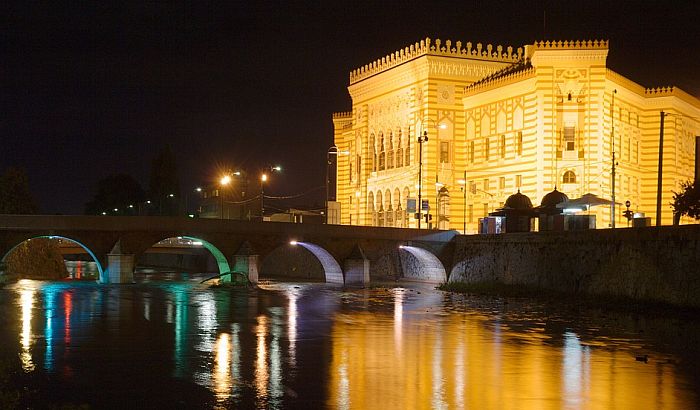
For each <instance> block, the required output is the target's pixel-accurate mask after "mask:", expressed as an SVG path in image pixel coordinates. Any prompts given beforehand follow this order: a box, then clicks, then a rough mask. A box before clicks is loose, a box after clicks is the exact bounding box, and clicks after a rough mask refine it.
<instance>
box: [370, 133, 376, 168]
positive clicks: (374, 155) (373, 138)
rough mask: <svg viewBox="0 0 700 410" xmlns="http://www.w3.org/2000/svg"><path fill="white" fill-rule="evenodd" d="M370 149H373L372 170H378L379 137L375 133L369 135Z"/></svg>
mask: <svg viewBox="0 0 700 410" xmlns="http://www.w3.org/2000/svg"><path fill="white" fill-rule="evenodd" d="M369 149H370V150H371V151H372V171H373V172H377V139H376V138H375V137H374V133H372V134H371V135H370V136H369Z"/></svg>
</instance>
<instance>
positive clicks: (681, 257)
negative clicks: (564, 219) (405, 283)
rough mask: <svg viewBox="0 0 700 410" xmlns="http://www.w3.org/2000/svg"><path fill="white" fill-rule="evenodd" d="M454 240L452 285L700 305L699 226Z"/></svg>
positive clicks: (601, 230)
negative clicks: (486, 285) (522, 288)
mask: <svg viewBox="0 0 700 410" xmlns="http://www.w3.org/2000/svg"><path fill="white" fill-rule="evenodd" d="M454 241H455V250H454V260H453V263H452V269H451V272H450V274H449V282H450V283H459V282H462V283H466V284H480V283H500V284H505V285H523V286H528V287H532V288H536V289H543V290H551V291H556V292H565V293H572V294H585V295H591V296H614V297H622V298H630V299H633V300H640V301H653V302H662V303H670V304H674V305H680V306H692V307H700V225H684V226H663V227H647V228H622V229H600V230H590V231H578V232H528V233H510V234H501V235H467V236H458V237H456V238H455V239H454Z"/></svg>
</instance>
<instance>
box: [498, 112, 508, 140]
mask: <svg viewBox="0 0 700 410" xmlns="http://www.w3.org/2000/svg"><path fill="white" fill-rule="evenodd" d="M504 132H506V112H505V111H499V112H498V114H497V115H496V133H497V134H503V133H504Z"/></svg>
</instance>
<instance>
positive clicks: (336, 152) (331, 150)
mask: <svg viewBox="0 0 700 410" xmlns="http://www.w3.org/2000/svg"><path fill="white" fill-rule="evenodd" d="M331 155H335V156H336V164H337V163H338V155H350V151H341V150H340V149H339V148H338V147H337V146H336V145H333V146H331V147H330V148H328V152H327V154H326V206H325V208H326V209H325V211H326V212H325V213H326V215H325V218H324V219H325V223H326V224H328V203H329V202H330V197H329V185H330V172H329V171H328V169H329V168H330V166H331V165H332V164H333V163H332V162H331ZM336 170H337V166H336ZM337 178H338V177H337V175H336V181H337Z"/></svg>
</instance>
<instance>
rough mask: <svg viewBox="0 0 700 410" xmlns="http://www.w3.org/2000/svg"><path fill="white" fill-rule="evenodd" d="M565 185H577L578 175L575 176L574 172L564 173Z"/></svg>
mask: <svg viewBox="0 0 700 410" xmlns="http://www.w3.org/2000/svg"><path fill="white" fill-rule="evenodd" d="M562 182H564V183H565V184H575V183H576V174H574V171H566V172H564V178H563V181H562Z"/></svg>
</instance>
